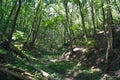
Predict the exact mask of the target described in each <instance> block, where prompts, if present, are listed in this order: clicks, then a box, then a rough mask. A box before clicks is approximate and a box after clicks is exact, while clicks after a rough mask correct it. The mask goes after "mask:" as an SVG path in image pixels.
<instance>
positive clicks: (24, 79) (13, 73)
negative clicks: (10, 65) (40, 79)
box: [0, 67, 32, 80]
mask: <svg viewBox="0 0 120 80" xmlns="http://www.w3.org/2000/svg"><path fill="white" fill-rule="evenodd" d="M0 71H2V72H4V73H8V74H10V75H12V76H14V77H16V78H19V79H22V80H32V79H31V78H28V77H26V76H24V75H21V74H18V73H15V72H12V71H10V70H8V69H7V68H2V67H0Z"/></svg>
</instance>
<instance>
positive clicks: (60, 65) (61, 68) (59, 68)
mask: <svg viewBox="0 0 120 80" xmlns="http://www.w3.org/2000/svg"><path fill="white" fill-rule="evenodd" d="M48 67H49V68H50V69H52V70H53V71H55V72H57V73H61V74H64V73H66V72H67V70H69V69H72V68H73V67H74V63H71V62H66V61H60V62H55V63H51V64H49V65H48Z"/></svg>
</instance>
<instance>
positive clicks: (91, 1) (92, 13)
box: [90, 0, 96, 35]
mask: <svg viewBox="0 0 120 80" xmlns="http://www.w3.org/2000/svg"><path fill="white" fill-rule="evenodd" d="M90 7H91V18H92V24H93V28H94V35H95V33H96V26H95V18H94V16H95V14H94V3H93V0H90Z"/></svg>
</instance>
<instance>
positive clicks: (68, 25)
mask: <svg viewBox="0 0 120 80" xmlns="http://www.w3.org/2000/svg"><path fill="white" fill-rule="evenodd" d="M64 7H65V13H66V26H67V31H68V37H69V40H70V50H71V54H72V53H73V49H72V37H71V30H70V22H69V15H68V1H67V0H64Z"/></svg>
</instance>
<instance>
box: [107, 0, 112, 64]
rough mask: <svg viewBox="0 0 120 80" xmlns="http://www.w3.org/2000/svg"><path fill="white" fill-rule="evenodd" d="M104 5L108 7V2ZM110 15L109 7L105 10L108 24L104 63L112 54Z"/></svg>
mask: <svg viewBox="0 0 120 80" xmlns="http://www.w3.org/2000/svg"><path fill="white" fill-rule="evenodd" d="M106 3H107V4H108V5H110V0H106ZM112 23H113V22H112V13H111V7H110V6H108V8H107V24H108V47H107V51H106V62H108V57H109V54H110V53H112V49H113V36H112Z"/></svg>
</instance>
